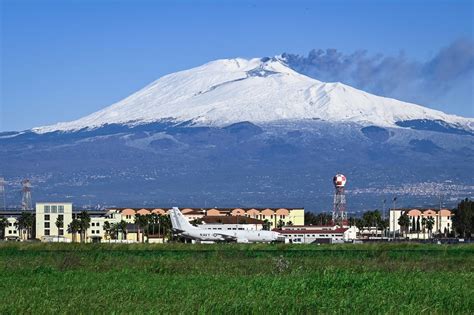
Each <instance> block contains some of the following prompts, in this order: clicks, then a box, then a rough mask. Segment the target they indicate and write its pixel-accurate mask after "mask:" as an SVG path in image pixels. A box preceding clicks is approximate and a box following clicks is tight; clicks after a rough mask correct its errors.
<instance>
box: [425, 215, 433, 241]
mask: <svg viewBox="0 0 474 315" xmlns="http://www.w3.org/2000/svg"><path fill="white" fill-rule="evenodd" d="M434 223H435V220H434V218H433V217H429V218H428V219H427V220H426V228H427V229H428V238H431V235H432V232H433V226H434Z"/></svg>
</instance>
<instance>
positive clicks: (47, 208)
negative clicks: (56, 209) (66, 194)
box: [44, 205, 51, 213]
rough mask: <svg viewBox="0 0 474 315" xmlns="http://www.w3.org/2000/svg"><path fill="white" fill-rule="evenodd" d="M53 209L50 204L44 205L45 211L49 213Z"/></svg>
mask: <svg viewBox="0 0 474 315" xmlns="http://www.w3.org/2000/svg"><path fill="white" fill-rule="evenodd" d="M50 211H51V207H50V206H49V205H45V206H44V213H49V212H50Z"/></svg>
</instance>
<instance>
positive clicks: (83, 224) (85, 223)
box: [78, 211, 91, 243]
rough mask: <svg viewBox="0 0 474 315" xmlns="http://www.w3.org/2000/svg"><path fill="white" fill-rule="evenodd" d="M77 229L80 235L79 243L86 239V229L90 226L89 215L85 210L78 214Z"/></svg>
mask: <svg viewBox="0 0 474 315" xmlns="http://www.w3.org/2000/svg"><path fill="white" fill-rule="evenodd" d="M78 220H79V223H80V224H79V226H80V228H79V231H80V236H81V243H83V242H85V241H86V236H87V229H88V228H89V227H90V226H91V217H90V215H89V213H88V212H87V211H82V212H81V213H79V216H78Z"/></svg>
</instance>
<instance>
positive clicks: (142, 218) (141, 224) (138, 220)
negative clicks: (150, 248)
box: [135, 214, 149, 243]
mask: <svg viewBox="0 0 474 315" xmlns="http://www.w3.org/2000/svg"><path fill="white" fill-rule="evenodd" d="M135 224H136V225H137V226H138V234H137V237H138V239H137V241H139V242H140V239H141V242H142V243H143V242H144V241H145V237H144V234H145V230H146V228H147V227H148V224H149V221H148V216H146V215H140V214H137V215H135ZM140 229H141V233H140ZM140 234H141V238H140Z"/></svg>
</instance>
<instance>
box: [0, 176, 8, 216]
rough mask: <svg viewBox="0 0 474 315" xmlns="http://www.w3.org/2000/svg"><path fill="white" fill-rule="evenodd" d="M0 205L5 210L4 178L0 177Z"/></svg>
mask: <svg viewBox="0 0 474 315" xmlns="http://www.w3.org/2000/svg"><path fill="white" fill-rule="evenodd" d="M0 207H2V209H3V210H7V200H6V197H5V179H4V178H3V177H0Z"/></svg>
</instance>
